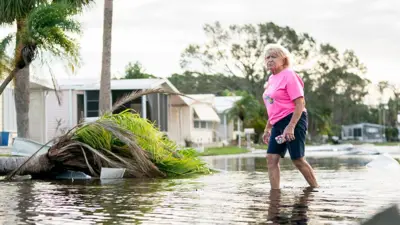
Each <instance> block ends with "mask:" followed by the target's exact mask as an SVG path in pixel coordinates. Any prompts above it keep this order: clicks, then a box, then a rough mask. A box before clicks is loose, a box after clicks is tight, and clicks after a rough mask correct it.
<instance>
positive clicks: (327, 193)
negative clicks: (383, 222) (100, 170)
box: [0, 157, 400, 224]
mask: <svg viewBox="0 0 400 225" xmlns="http://www.w3.org/2000/svg"><path fill="white" fill-rule="evenodd" d="M206 161H207V162H209V163H210V165H212V166H213V167H214V168H217V169H220V170H222V172H220V173H216V174H213V175H207V176H200V177H195V178H185V179H169V180H153V179H152V180H135V179H130V180H128V179H126V180H118V181H108V182H104V181H99V180H95V181H85V182H84V181H77V180H75V181H51V182H49V181H21V182H1V183H0V189H1V191H0V199H1V201H0V224H95V223H96V224H359V222H360V221H362V220H364V219H365V218H368V217H370V216H371V215H372V214H374V213H376V212H378V211H380V210H382V209H384V208H386V207H388V206H390V205H391V204H398V203H400V191H399V190H400V188H399V187H400V179H399V175H398V174H397V173H396V174H394V173H390V171H387V172H371V171H368V170H366V169H365V165H366V164H367V163H368V162H369V161H371V158H369V157H354V158H348V157H347V158H308V161H309V162H310V164H311V165H312V166H313V167H314V168H315V171H316V174H317V177H318V180H319V183H320V185H321V187H320V188H318V189H317V190H313V191H311V190H309V189H307V188H306V187H307V185H306V182H305V181H304V179H303V177H302V176H301V174H300V173H299V172H298V171H296V170H295V169H294V167H293V166H292V165H291V163H290V161H289V160H287V159H285V160H283V161H282V164H281V169H282V175H281V179H282V182H281V184H282V190H281V191H280V192H271V191H270V190H269V183H268V179H267V171H266V162H265V158H263V157H248V158H245V157H240V158H235V157H229V158H225V157H216V158H213V157H210V158H206Z"/></svg>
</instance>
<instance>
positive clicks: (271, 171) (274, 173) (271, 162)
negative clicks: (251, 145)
mask: <svg viewBox="0 0 400 225" xmlns="http://www.w3.org/2000/svg"><path fill="white" fill-rule="evenodd" d="M280 157H281V156H280V155H278V154H268V156H267V166H268V176H269V182H270V184H271V189H279V188H280V178H281V175H280V172H281V169H280V166H279V159H280Z"/></svg>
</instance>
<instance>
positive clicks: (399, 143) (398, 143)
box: [374, 142, 400, 146]
mask: <svg viewBox="0 0 400 225" xmlns="http://www.w3.org/2000/svg"><path fill="white" fill-rule="evenodd" d="M374 145H377V146H397V145H400V142H383V143H374Z"/></svg>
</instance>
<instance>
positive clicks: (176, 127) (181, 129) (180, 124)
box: [168, 106, 193, 146]
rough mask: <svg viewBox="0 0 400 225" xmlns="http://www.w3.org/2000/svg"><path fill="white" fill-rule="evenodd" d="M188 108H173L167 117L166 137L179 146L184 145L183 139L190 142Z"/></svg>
mask: <svg viewBox="0 0 400 225" xmlns="http://www.w3.org/2000/svg"><path fill="white" fill-rule="evenodd" d="M190 121H191V120H190V108H189V107H188V106H173V107H171V108H170V113H169V116H168V137H169V138H170V139H171V140H173V141H175V142H176V143H177V144H179V145H182V146H183V145H185V139H188V140H191V135H190V130H191V126H193V125H192V124H191V123H190Z"/></svg>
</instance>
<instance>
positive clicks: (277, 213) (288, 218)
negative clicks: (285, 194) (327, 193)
mask: <svg viewBox="0 0 400 225" xmlns="http://www.w3.org/2000/svg"><path fill="white" fill-rule="evenodd" d="M313 191H315V190H313V189H312V188H305V189H303V192H302V193H300V194H298V195H297V196H295V198H294V199H293V201H294V203H293V204H291V205H284V204H282V190H270V192H269V198H268V199H269V202H268V205H269V206H268V214H267V222H272V224H307V223H308V216H307V213H308V211H309V204H311V202H312V198H310V196H312V192H313Z"/></svg>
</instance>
